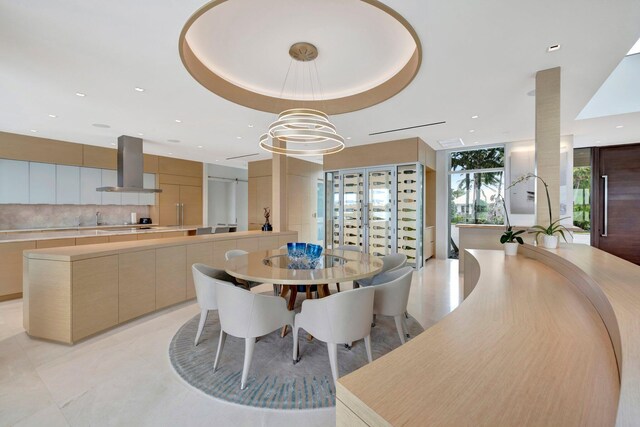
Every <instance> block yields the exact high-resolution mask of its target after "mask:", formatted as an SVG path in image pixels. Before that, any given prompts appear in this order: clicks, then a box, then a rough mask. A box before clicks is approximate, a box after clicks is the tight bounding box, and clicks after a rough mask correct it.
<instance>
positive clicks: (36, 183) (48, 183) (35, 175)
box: [29, 162, 56, 204]
mask: <svg viewBox="0 0 640 427" xmlns="http://www.w3.org/2000/svg"><path fill="white" fill-rule="evenodd" d="M29 203H32V204H55V203H56V165H52V164H49V163H35V162H32V163H29Z"/></svg>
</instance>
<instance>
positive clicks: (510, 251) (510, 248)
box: [504, 243, 518, 255]
mask: <svg viewBox="0 0 640 427" xmlns="http://www.w3.org/2000/svg"><path fill="white" fill-rule="evenodd" d="M504 254H505V255H518V243H504Z"/></svg>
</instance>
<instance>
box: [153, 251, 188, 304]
mask: <svg viewBox="0 0 640 427" xmlns="http://www.w3.org/2000/svg"><path fill="white" fill-rule="evenodd" d="M186 266H187V250H186V247H185V246H173V247H169V248H159V249H156V278H157V280H156V309H159V308H163V307H167V306H170V305H172V304H176V303H178V302H180V301H184V300H185V299H186V298H187V278H186Z"/></svg>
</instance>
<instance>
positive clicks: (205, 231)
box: [196, 227, 213, 236]
mask: <svg viewBox="0 0 640 427" xmlns="http://www.w3.org/2000/svg"><path fill="white" fill-rule="evenodd" d="M212 230H213V227H198V228H196V236H200V235H202V234H211V233H212V232H213V231H212Z"/></svg>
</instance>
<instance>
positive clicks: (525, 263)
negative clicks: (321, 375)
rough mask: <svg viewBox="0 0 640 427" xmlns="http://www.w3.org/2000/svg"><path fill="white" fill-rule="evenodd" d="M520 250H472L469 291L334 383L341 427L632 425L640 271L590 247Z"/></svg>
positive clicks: (636, 410) (638, 368) (638, 408)
mask: <svg viewBox="0 0 640 427" xmlns="http://www.w3.org/2000/svg"><path fill="white" fill-rule="evenodd" d="M520 249H521V254H520V255H518V256H515V257H506V256H505V255H504V253H503V252H502V251H494V250H467V257H466V267H465V293H466V294H468V296H467V298H466V299H465V300H464V302H463V303H462V304H461V305H460V306H459V307H458V308H457V309H456V310H454V311H453V312H452V313H451V314H449V315H448V316H446V317H445V318H444V319H442V320H441V321H440V322H438V323H437V324H436V325H434V326H433V327H431V328H429V329H428V330H426V331H425V332H423V333H422V334H420V335H419V336H417V337H415V338H413V339H412V340H411V341H409V342H408V343H407V344H405V345H403V346H401V347H400V348H398V349H397V350H394V351H392V352H391V353H388V354H387V355H385V356H383V357H381V358H380V359H378V360H374V362H373V363H371V364H369V365H366V366H364V367H363V368H361V369H359V370H357V371H355V372H353V373H351V374H349V375H346V376H344V377H342V378H340V379H339V380H338V384H337V385H336V388H337V411H336V412H337V424H338V426H346V425H349V426H352V425H361V426H365V425H369V426H388V425H407V426H429V425H492V426H495V425H562V426H571V425H576V426H577V425H581V426H582V425H594V426H612V425H620V426H627V425H637V424H638V422H639V421H640V386H639V385H638V384H640V267H639V266H637V265H634V264H631V263H628V262H626V261H624V260H622V259H620V258H617V257H615V256H612V255H609V254H607V253H604V252H602V251H599V250H598V249H595V248H592V247H589V246H586V245H562V246H561V247H560V248H559V249H557V250H552V251H549V250H545V249H542V248H537V247H533V246H530V245H525V246H521V247H520ZM373 345H375V343H374V344H373Z"/></svg>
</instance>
